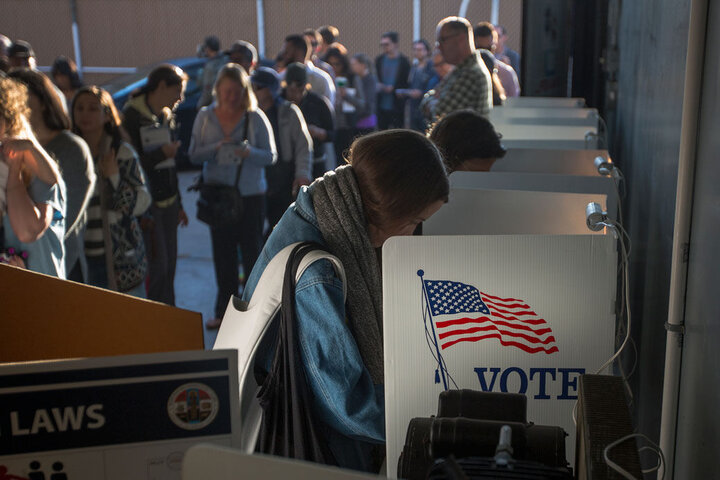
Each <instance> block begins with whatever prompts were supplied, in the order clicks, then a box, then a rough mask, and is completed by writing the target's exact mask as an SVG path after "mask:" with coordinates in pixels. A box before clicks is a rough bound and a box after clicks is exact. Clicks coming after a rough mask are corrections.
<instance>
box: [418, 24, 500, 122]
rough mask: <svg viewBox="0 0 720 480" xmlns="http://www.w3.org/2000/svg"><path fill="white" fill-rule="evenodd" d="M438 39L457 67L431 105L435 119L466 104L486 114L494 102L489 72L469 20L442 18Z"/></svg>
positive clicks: (452, 63)
mask: <svg viewBox="0 0 720 480" xmlns="http://www.w3.org/2000/svg"><path fill="white" fill-rule="evenodd" d="M436 39H437V42H436V43H437V46H438V49H439V50H440V53H442V56H443V58H444V59H445V61H446V62H447V63H449V64H451V65H455V69H454V70H453V71H452V72H450V74H448V76H447V77H446V78H445V81H444V85H443V88H442V90H441V91H440V92H439V93H438V98H437V102H436V103H435V105H433V106H432V112H431V113H432V118H433V122H435V121H437V120H438V119H440V118H441V117H442V116H443V115H446V114H448V113H450V112H454V111H455V110H460V109H463V108H470V109H472V110H475V111H477V112H479V113H480V114H481V115H484V116H487V115H488V114H489V113H490V109H491V108H492V105H493V98H492V88H491V85H492V84H491V80H490V72H489V71H488V69H487V67H486V66H485V62H483V60H482V57H481V56H480V52H478V51H477V50H475V40H474V38H473V29H472V26H471V25H470V22H468V21H467V20H466V19H464V18H461V17H447V18H445V19H443V20H441V21H440V23H438V25H437V29H436Z"/></svg>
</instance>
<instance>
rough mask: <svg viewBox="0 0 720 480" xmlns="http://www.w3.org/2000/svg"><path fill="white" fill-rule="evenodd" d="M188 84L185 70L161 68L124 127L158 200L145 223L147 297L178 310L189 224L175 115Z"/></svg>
mask: <svg viewBox="0 0 720 480" xmlns="http://www.w3.org/2000/svg"><path fill="white" fill-rule="evenodd" d="M187 80H188V76H187V74H186V73H185V72H183V71H182V69H180V67H176V66H175V65H170V64H163V65H159V66H157V67H155V68H154V69H153V70H152V71H151V72H150V74H149V75H148V77H147V82H146V83H145V86H144V87H142V88H141V89H140V90H138V91H137V92H134V93H133V94H132V95H131V98H130V100H129V101H128V102H127V103H126V104H125V108H124V109H123V114H124V115H123V128H124V129H125V131H126V132H127V133H128V135H129V136H130V140H131V143H132V146H133V148H135V151H136V152H137V154H138V156H139V157H140V164H141V165H142V168H143V170H144V171H145V174H146V175H147V179H148V185H149V187H150V196H151V197H152V205H151V206H150V209H149V210H148V212H147V213H146V215H145V216H144V217H143V222H142V226H143V234H144V240H145V247H146V250H147V252H146V253H147V257H148V277H149V278H148V284H147V296H148V299H150V300H154V301H156V302H162V303H166V304H168V305H173V306H174V305H175V266H176V263H177V229H178V225H181V226H183V227H185V226H187V224H188V217H187V214H186V213H185V210H184V209H183V206H182V198H181V195H180V189H179V188H178V176H177V168H176V164H175V156H176V155H177V152H178V148H180V141H179V140H177V124H176V122H175V114H174V113H173V112H174V110H175V108H177V106H178V105H179V104H180V102H182V100H183V97H184V93H185V86H186V84H187Z"/></svg>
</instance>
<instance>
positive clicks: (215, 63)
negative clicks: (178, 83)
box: [195, 35, 227, 110]
mask: <svg viewBox="0 0 720 480" xmlns="http://www.w3.org/2000/svg"><path fill="white" fill-rule="evenodd" d="M199 48H200V54H201V56H203V57H205V58H207V61H206V62H205V65H203V71H202V77H200V79H199V81H198V84H199V86H200V88H201V89H202V91H201V93H200V98H198V101H197V104H196V105H195V108H197V109H198V110H199V109H201V108H202V107H204V106H205V105H210V102H212V100H213V98H212V90H213V85H214V84H215V77H217V73H218V71H220V68H222V66H223V65H225V64H226V63H227V57H226V56H225V55H222V54H221V53H220V39H219V38H218V37H217V35H208V36H207V37H205V39H204V40H203V43H202V44H201V45H200V47H199Z"/></svg>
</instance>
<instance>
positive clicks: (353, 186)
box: [310, 165, 383, 384]
mask: <svg viewBox="0 0 720 480" xmlns="http://www.w3.org/2000/svg"><path fill="white" fill-rule="evenodd" d="M310 192H311V194H312V200H313V205H314V207H315V214H316V215H317V220H318V224H319V225H320V232H321V233H322V236H323V238H324V239H325V242H326V243H327V246H328V248H329V250H330V253H332V254H333V255H335V256H337V257H338V258H339V259H340V261H341V262H342V264H343V266H344V267H345V275H346V277H347V280H346V281H347V287H348V288H347V292H348V293H347V311H348V316H349V319H348V321H349V324H350V331H351V332H352V334H353V336H354V337H355V341H356V342H357V345H358V348H359V349H360V355H361V356H362V359H363V362H365V366H366V367H367V369H368V371H369V372H370V376H371V378H372V380H373V383H375V384H382V383H383V334H382V327H383V325H382V283H381V281H382V279H381V276H380V265H379V263H378V259H377V256H376V254H375V249H374V248H373V246H372V244H371V243H370V236H369V234H368V230H367V221H366V220H365V213H364V211H363V203H362V199H361V197H360V189H359V187H358V183H357V179H356V178H355V173H354V172H353V169H352V167H351V166H350V165H345V166H342V167H339V168H337V169H336V170H335V171H334V172H328V173H326V174H325V176H324V177H322V178H319V179H317V180H316V181H315V182H314V184H313V186H312V188H311V189H310Z"/></svg>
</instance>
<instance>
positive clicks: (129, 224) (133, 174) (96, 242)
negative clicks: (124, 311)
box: [71, 86, 151, 298]
mask: <svg viewBox="0 0 720 480" xmlns="http://www.w3.org/2000/svg"><path fill="white" fill-rule="evenodd" d="M71 112H72V123H73V132H74V133H76V134H77V135H80V136H81V137H82V138H83V139H84V140H85V141H86V142H87V144H88V146H89V147H90V152H91V153H92V156H93V159H94V161H95V171H96V172H97V175H98V178H97V182H96V184H95V191H94V193H93V196H92V198H91V199H90V205H89V206H88V209H87V213H88V223H87V229H86V231H85V256H86V258H87V263H88V283H89V284H91V285H95V286H96V287H101V288H109V289H111V290H116V291H118V292H123V293H127V294H129V295H134V296H136V297H141V298H144V297H145V274H146V273H147V258H146V256H145V244H144V243H143V238H142V232H141V231H140V224H139V222H138V219H137V216H138V215H142V214H143V213H144V212H145V211H146V210H147V209H148V207H149V206H150V201H151V198H150V193H149V192H148V189H147V182H146V180H145V173H144V172H143V170H142V168H141V167H140V161H139V160H138V157H137V154H136V153H135V151H134V150H133V148H132V147H131V146H130V145H129V144H128V143H126V142H125V141H124V139H123V133H122V129H121V126H120V125H121V123H120V116H119V115H118V111H117V109H116V108H115V103H114V102H113V99H112V97H111V96H110V94H109V93H108V92H107V91H105V90H103V89H102V88H100V87H96V86H89V87H82V88H81V89H80V90H78V92H77V93H76V94H75V97H74V98H73V102H72V108H71Z"/></svg>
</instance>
